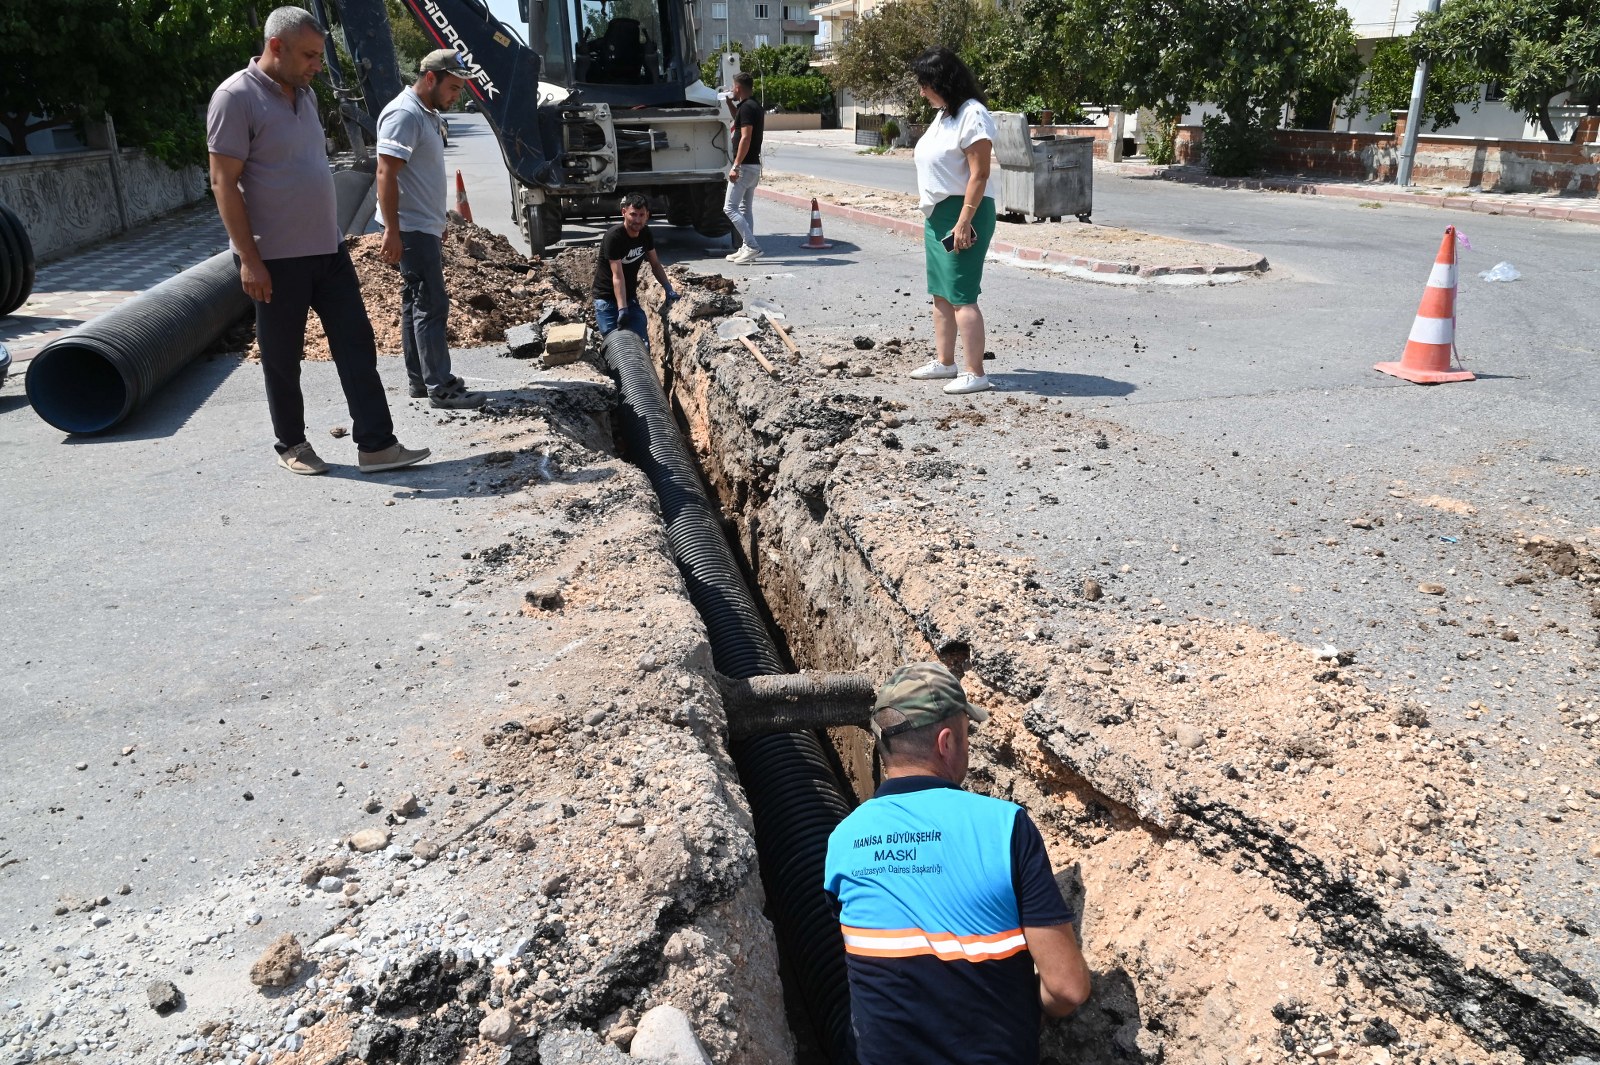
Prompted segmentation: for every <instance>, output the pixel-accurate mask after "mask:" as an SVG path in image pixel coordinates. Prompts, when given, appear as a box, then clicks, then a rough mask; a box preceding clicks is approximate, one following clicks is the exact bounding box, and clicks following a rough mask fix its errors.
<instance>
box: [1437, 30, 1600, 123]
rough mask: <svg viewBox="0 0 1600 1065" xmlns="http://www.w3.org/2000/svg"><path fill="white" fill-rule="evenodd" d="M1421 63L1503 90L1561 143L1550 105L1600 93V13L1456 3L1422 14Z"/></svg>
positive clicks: (1526, 113)
mask: <svg viewBox="0 0 1600 1065" xmlns="http://www.w3.org/2000/svg"><path fill="white" fill-rule="evenodd" d="M1410 44H1411V49H1412V52H1413V54H1414V55H1416V56H1417V57H1419V58H1421V57H1424V56H1426V57H1428V58H1430V59H1433V60H1435V61H1440V60H1454V61H1457V62H1460V63H1464V64H1466V65H1467V66H1469V67H1472V68H1474V69H1476V70H1477V71H1479V72H1480V73H1481V75H1482V76H1484V77H1485V78H1487V79H1492V80H1494V81H1498V82H1499V83H1500V87H1501V88H1502V89H1503V90H1504V91H1505V98H1506V103H1508V104H1510V105H1511V106H1512V107H1513V108H1515V109H1517V110H1518V111H1521V112H1522V113H1523V114H1524V115H1526V116H1528V118H1530V119H1531V120H1533V121H1535V122H1537V123H1538V124H1539V128H1540V129H1541V130H1543V132H1544V135H1545V136H1546V137H1548V138H1549V139H1550V140H1558V139H1559V134H1558V133H1557V131H1556V128H1555V123H1554V122H1552V121H1551V119H1550V101H1551V100H1552V99H1553V98H1554V97H1556V96H1558V95H1560V94H1561V93H1563V92H1567V91H1568V90H1573V91H1575V92H1577V93H1579V94H1580V95H1581V94H1583V93H1586V92H1591V91H1594V90H1595V89H1597V88H1600V9H1597V8H1596V6H1595V3H1594V0H1450V3H1448V4H1445V5H1444V6H1443V7H1441V8H1440V9H1439V10H1438V11H1437V12H1434V13H1431V14H1423V15H1422V16H1420V17H1419V18H1418V20H1417V28H1416V29H1415V30H1414V31H1413V32H1412V34H1411V37H1410Z"/></svg>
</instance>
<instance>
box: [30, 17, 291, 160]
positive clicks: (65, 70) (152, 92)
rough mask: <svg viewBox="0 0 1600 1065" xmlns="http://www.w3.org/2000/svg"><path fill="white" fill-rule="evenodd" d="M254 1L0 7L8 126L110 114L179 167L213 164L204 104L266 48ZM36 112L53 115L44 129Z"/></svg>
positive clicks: (129, 137) (131, 136)
mask: <svg viewBox="0 0 1600 1065" xmlns="http://www.w3.org/2000/svg"><path fill="white" fill-rule="evenodd" d="M259 27H260V22H259V21H258V20H257V19H256V17H255V5H254V3H252V2H251V0H51V2H49V3H31V4H24V3H8V4H6V5H4V6H3V7H0V69H3V70H5V72H6V75H5V78H4V79H0V86H3V88H0V91H3V92H4V93H5V97H4V99H3V100H0V123H3V124H4V125H5V127H6V130H7V133H8V134H9V136H10V137H11V143H12V147H13V148H14V149H15V150H16V151H17V152H19V153H26V152H27V150H28V149H27V134H28V133H30V132H33V131H34V130H37V129H42V128H50V127H51V126H56V125H60V124H62V123H63V122H79V121H83V120H85V119H88V120H98V119H99V118H100V117H101V116H102V115H104V114H110V115H111V117H112V119H113V120H114V121H115V122H116V125H117V130H118V134H119V137H120V138H121V139H122V140H124V141H126V142H127V143H129V144H138V145H141V146H143V147H145V148H146V149H148V150H149V151H150V152H151V153H152V154H153V155H155V156H157V157H158V158H161V159H163V160H165V161H166V162H167V163H169V164H171V165H173V166H177V165H181V164H184V163H199V162H203V161H204V160H205V125H204V119H203V117H202V115H203V111H204V108H205V103H206V101H207V100H208V99H210V97H211V92H212V90H213V89H215V88H216V87H217V84H218V83H219V82H221V81H222V79H223V78H225V77H227V76H228V75H229V74H230V73H232V72H233V71H235V70H238V69H239V68H240V67H242V66H243V65H244V64H245V63H246V62H247V61H248V60H249V58H250V57H251V56H252V55H254V54H255V52H256V51H257V50H259V48H260V40H259V38H260V29H259ZM31 115H46V116H49V120H48V121H45V122H43V123H41V122H38V121H34V122H30V121H29V117H30V116H31Z"/></svg>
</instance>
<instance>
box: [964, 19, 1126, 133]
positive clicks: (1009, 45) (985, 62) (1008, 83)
mask: <svg viewBox="0 0 1600 1065" xmlns="http://www.w3.org/2000/svg"><path fill="white" fill-rule="evenodd" d="M1103 7H1104V5H1103V4H1101V3H1099V2H1096V0H1019V2H1015V3H1011V4H1006V5H1002V7H1001V10H1000V12H999V14H998V16H997V17H995V18H994V19H992V20H989V21H987V22H986V23H984V24H983V25H982V32H981V33H980V34H979V35H978V38H977V40H976V41H975V42H974V43H973V46H972V50H971V55H972V61H973V71H974V73H976V74H977V75H978V79H979V81H980V82H981V83H982V84H983V86H984V88H985V89H986V90H987V92H988V93H989V97H990V99H989V104H990V106H991V107H993V108H994V109H995V110H1000V111H1022V112H1024V113H1027V114H1030V115H1036V114H1037V113H1038V112H1039V111H1042V110H1044V109H1046V108H1049V109H1051V110H1054V111H1055V112H1056V115H1057V118H1058V120H1059V118H1061V117H1062V116H1064V115H1065V114H1068V113H1070V112H1073V111H1075V110H1076V109H1077V105H1078V102H1079V101H1081V100H1106V99H1109V98H1110V95H1111V94H1110V93H1109V92H1108V88H1109V86H1108V85H1107V83H1106V78H1105V70H1104V61H1105V59H1106V56H1107V54H1108V53H1109V52H1110V50H1112V49H1113V48H1114V47H1115V44H1114V43H1113V42H1110V41H1108V40H1106V39H1104V38H1103V37H1102V34H1101V31H1100V24H1099V22H1098V21H1097V20H1098V19H1099V18H1100V17H1101V16H1102V13H1103Z"/></svg>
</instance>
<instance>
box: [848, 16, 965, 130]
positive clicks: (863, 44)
mask: <svg viewBox="0 0 1600 1065" xmlns="http://www.w3.org/2000/svg"><path fill="white" fill-rule="evenodd" d="M996 17H997V16H996V13H995V9H994V7H993V6H992V5H991V4H990V3H988V0H890V2H889V3H887V4H883V5H882V6H880V7H877V8H874V9H873V10H872V11H869V12H868V13H867V14H865V15H863V16H862V17H861V18H860V19H858V20H857V22H856V26H855V29H854V30H852V31H851V34H850V36H849V37H848V38H847V39H846V40H845V41H844V42H843V43H841V44H840V45H839V47H838V50H837V51H836V52H835V59H836V62H835V63H834V65H833V66H832V67H831V68H829V70H828V76H829V78H830V79H831V80H832V82H833V84H834V85H835V86H837V87H838V88H841V89H848V90H849V91H850V92H853V93H854V94H855V95H856V96H857V98H859V99H860V100H861V101H863V102H864V103H866V104H867V105H868V106H869V107H873V106H875V107H880V108H886V109H887V108H894V109H896V110H898V111H900V112H902V113H903V114H905V115H907V116H910V117H912V118H913V119H917V120H920V119H923V118H926V117H927V116H928V115H929V114H930V112H929V110H928V107H927V105H926V104H925V103H924V102H923V100H922V97H921V95H920V94H919V93H918V91H917V80H916V78H914V77H912V76H911V61H912V60H913V59H915V58H916V57H917V55H918V53H920V52H922V51H923V50H924V49H927V48H930V47H932V46H933V45H936V44H942V45H944V46H945V47H947V48H950V49H951V50H953V51H955V52H957V53H959V54H961V56H962V58H964V59H966V60H967V61H968V63H969V64H972V65H974V72H975V73H976V72H977V67H978V66H980V65H981V64H978V63H977V61H976V55H975V47H976V45H977V42H978V41H980V40H981V39H982V38H983V37H984V35H985V34H986V33H987V32H988V27H989V23H990V22H992V20H993V19H995V18H996ZM982 80H983V78H982V75H981V74H980V75H979V83H980V84H981V83H982Z"/></svg>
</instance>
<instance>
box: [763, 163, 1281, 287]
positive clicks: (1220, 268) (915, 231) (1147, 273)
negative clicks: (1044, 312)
mask: <svg viewBox="0 0 1600 1065" xmlns="http://www.w3.org/2000/svg"><path fill="white" fill-rule="evenodd" d="M756 195H757V196H760V197H761V198H762V199H767V200H772V201H774V202H776V203H781V204H785V205H787V206H789V207H798V208H800V209H802V210H806V209H809V208H810V207H811V199H810V197H807V196H796V195H794V194H793V193H788V192H779V191H778V190H776V189H768V188H763V187H762V186H760V185H757V186H756ZM817 209H818V210H820V211H821V212H822V213H823V214H825V215H831V216H832V217H834V218H842V219H844V220H845V221H847V222H860V223H862V224H863V225H876V226H883V227H885V228H887V229H889V230H890V231H891V232H894V233H899V234H900V235H901V236H905V237H913V238H916V239H918V240H920V239H921V238H922V224H921V223H919V222H912V221H909V220H908V219H904V218H894V217H890V216H887V215H880V214H874V213H873V212H871V211H863V210H860V209H859V208H855V207H843V206H840V205H839V204H836V203H828V202H826V201H822V200H818V201H817ZM1201 246H1202V247H1209V248H1221V249H1223V250H1225V251H1229V252H1239V251H1244V249H1242V248H1234V247H1230V246H1229V245H1227V244H1204V245H1201ZM989 251H990V252H991V253H996V252H998V253H999V254H1001V255H1010V256H1011V257H1012V258H1015V259H1018V260H1020V261H1022V262H1028V263H1050V264H1052V265H1059V266H1078V267H1082V268H1083V269H1085V270H1088V271H1090V272H1092V273H1096V274H1124V275H1131V276H1134V277H1162V276H1165V275H1168V274H1233V273H1261V272H1264V271H1266V270H1267V269H1269V267H1268V264H1267V258H1266V256H1264V255H1263V256H1260V257H1258V258H1257V259H1256V260H1255V261H1254V262H1251V263H1244V264H1241V265H1236V266H1235V265H1226V264H1223V265H1218V264H1213V263H1183V264H1177V263H1172V264H1165V263H1162V264H1145V265H1141V264H1139V263H1127V262H1117V261H1115V260H1110V259H1090V258H1087V257H1086V256H1082V255H1067V254H1065V253H1063V252H1055V251H1046V250H1045V249H1044V248H1034V247H1029V246H1028V245H1026V244H1014V243H1012V242H1011V241H1008V240H996V241H992V242H990V244H989ZM1246 254H1249V253H1248V252H1247V253H1246Z"/></svg>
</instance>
